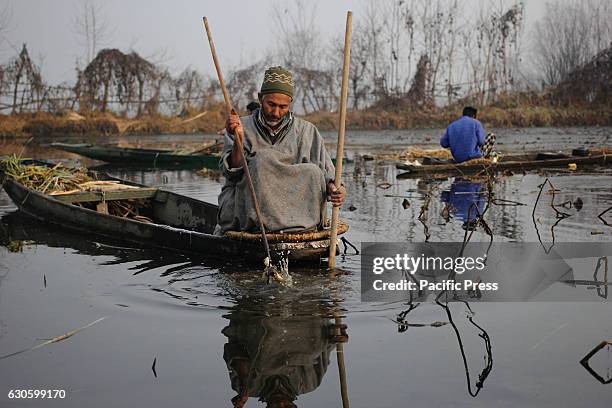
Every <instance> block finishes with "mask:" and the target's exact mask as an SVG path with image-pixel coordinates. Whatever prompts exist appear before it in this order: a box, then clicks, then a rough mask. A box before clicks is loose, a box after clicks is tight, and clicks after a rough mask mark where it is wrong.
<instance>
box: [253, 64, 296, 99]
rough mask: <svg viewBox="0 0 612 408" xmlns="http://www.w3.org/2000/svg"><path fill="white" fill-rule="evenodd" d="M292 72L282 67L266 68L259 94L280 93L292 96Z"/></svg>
mask: <svg viewBox="0 0 612 408" xmlns="http://www.w3.org/2000/svg"><path fill="white" fill-rule="evenodd" d="M293 85H294V83H293V74H291V72H289V71H287V70H286V69H285V68H283V67H271V68H268V69H267V70H266V73H265V74H264V80H263V83H262V84H261V91H260V94H262V95H266V94H271V93H282V94H285V95H287V96H290V97H291V98H293Z"/></svg>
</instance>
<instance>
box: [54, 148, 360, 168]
mask: <svg viewBox="0 0 612 408" xmlns="http://www.w3.org/2000/svg"><path fill="white" fill-rule="evenodd" d="M51 147H54V148H56V149H59V150H63V151H65V152H69V153H76V154H79V155H81V156H85V157H89V158H90V159H94V160H100V161H104V162H107V163H119V164H122V165H128V166H138V167H143V166H147V167H156V168H157V167H161V168H197V169H201V168H207V169H212V170H218V169H219V155H216V154H214V153H212V154H204V153H191V154H177V153H175V152H172V151H170V150H158V149H135V148H125V147H117V146H106V145H92V144H88V143H81V144H70V143H51ZM332 162H333V163H334V165H335V164H336V159H332ZM344 162H345V163H351V162H352V160H351V159H348V158H345V159H344Z"/></svg>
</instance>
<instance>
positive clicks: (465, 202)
mask: <svg viewBox="0 0 612 408" xmlns="http://www.w3.org/2000/svg"><path fill="white" fill-rule="evenodd" d="M483 189H484V186H483V185H482V184H480V183H473V182H471V181H469V180H464V179H461V178H457V179H455V181H453V184H451V188H450V191H443V192H442V196H441V200H442V202H444V203H448V204H449V206H450V207H451V209H450V212H451V214H452V215H454V216H455V217H459V218H461V220H463V228H464V229H467V230H470V231H471V230H474V229H475V228H476V224H477V222H478V214H479V213H482V211H483V210H484V207H485V197H484V195H483V194H482V193H481V192H482V190H483ZM476 209H478V210H476Z"/></svg>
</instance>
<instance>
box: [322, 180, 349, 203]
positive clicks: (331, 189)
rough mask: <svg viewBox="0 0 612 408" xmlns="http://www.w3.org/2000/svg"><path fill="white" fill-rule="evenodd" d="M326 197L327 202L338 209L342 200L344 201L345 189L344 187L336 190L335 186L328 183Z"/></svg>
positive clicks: (332, 183)
mask: <svg viewBox="0 0 612 408" xmlns="http://www.w3.org/2000/svg"><path fill="white" fill-rule="evenodd" d="M327 197H329V201H331V202H332V205H333V206H334V207H340V206H341V205H342V203H344V200H346V188H345V187H344V186H340V188H336V184H335V183H334V182H333V181H330V182H329V184H327Z"/></svg>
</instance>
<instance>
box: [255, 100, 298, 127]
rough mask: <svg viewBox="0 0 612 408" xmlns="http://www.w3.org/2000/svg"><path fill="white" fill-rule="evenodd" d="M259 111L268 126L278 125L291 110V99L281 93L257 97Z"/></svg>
mask: <svg viewBox="0 0 612 408" xmlns="http://www.w3.org/2000/svg"><path fill="white" fill-rule="evenodd" d="M259 102H260V103H261V111H262V113H263V115H264V118H265V119H266V122H268V125H270V126H276V125H278V124H279V123H280V122H281V120H283V117H284V116H285V115H286V114H287V113H288V112H289V109H290V108H291V97H290V96H287V95H285V94H281V93H272V94H267V95H263V96H260V97H259Z"/></svg>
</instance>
